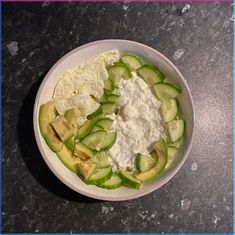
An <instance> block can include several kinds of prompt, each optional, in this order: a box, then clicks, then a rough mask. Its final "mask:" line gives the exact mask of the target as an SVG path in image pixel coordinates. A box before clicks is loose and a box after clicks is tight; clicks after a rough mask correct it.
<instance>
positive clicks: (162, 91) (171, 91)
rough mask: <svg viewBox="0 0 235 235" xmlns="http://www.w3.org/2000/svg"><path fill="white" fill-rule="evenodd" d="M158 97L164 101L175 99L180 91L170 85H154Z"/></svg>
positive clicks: (161, 83)
mask: <svg viewBox="0 0 235 235" xmlns="http://www.w3.org/2000/svg"><path fill="white" fill-rule="evenodd" d="M153 88H154V91H155V93H156V95H157V97H158V98H159V99H160V100H161V101H163V100H169V99H174V98H176V97H177V96H178V95H179V94H180V90H179V89H178V88H176V87H174V86H173V85H172V84H170V83H163V82H160V83H157V84H154V85H153Z"/></svg>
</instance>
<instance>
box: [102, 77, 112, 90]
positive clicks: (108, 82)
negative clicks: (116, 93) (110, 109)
mask: <svg viewBox="0 0 235 235" xmlns="http://www.w3.org/2000/svg"><path fill="white" fill-rule="evenodd" d="M113 88H114V83H113V81H112V80H111V79H110V78H108V79H107V80H105V82H104V89H105V90H108V91H110V92H111V91H112V90H113Z"/></svg>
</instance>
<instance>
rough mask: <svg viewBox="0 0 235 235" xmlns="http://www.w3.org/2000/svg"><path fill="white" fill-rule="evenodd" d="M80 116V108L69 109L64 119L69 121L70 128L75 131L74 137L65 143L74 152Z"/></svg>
mask: <svg viewBox="0 0 235 235" xmlns="http://www.w3.org/2000/svg"><path fill="white" fill-rule="evenodd" d="M79 115H80V112H79V110H78V108H72V109H69V110H67V111H66V112H65V114H64V117H65V119H66V120H67V122H68V125H69V127H71V128H72V129H73V136H72V137H70V138H68V139H67V140H66V141H65V142H64V143H65V145H66V146H67V147H68V148H69V149H71V150H74V145H75V138H76V136H77V133H78V124H77V117H78V116H79Z"/></svg>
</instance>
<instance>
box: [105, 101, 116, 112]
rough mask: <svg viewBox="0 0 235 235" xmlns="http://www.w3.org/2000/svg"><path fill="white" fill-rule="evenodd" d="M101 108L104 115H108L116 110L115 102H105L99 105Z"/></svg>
mask: <svg viewBox="0 0 235 235" xmlns="http://www.w3.org/2000/svg"><path fill="white" fill-rule="evenodd" d="M101 109H102V112H103V114H104V115H110V114H112V113H114V112H115V111H116V110H117V104H116V103H114V102H106V103H103V104H102V105H101Z"/></svg>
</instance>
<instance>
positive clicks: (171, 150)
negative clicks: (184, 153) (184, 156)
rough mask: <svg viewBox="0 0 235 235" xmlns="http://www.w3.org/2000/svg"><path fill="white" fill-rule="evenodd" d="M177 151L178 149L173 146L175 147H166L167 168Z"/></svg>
mask: <svg viewBox="0 0 235 235" xmlns="http://www.w3.org/2000/svg"><path fill="white" fill-rule="evenodd" d="M178 151H179V150H178V149H177V148H175V147H171V146H169V147H168V148H167V154H168V161H167V164H166V166H165V168H168V167H169V166H170V164H171V163H172V162H173V161H174V159H175V156H176V154H177V153H178Z"/></svg>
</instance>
